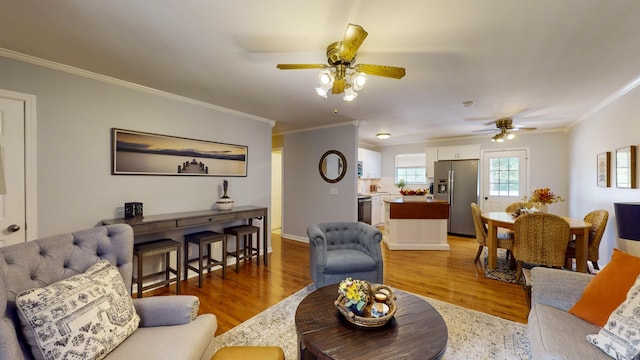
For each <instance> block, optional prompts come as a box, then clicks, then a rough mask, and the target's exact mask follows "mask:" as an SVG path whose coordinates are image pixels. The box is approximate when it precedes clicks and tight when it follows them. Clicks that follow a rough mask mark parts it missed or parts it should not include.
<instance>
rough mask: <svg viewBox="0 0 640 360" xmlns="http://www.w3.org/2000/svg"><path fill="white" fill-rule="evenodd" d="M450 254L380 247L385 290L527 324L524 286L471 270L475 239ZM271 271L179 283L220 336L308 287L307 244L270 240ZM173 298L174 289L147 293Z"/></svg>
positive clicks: (455, 244) (249, 268)
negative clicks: (209, 316)
mask: <svg viewBox="0 0 640 360" xmlns="http://www.w3.org/2000/svg"><path fill="white" fill-rule="evenodd" d="M449 244H450V245H451V250H450V251H397V250H396V251H390V250H388V249H387V248H386V246H385V245H384V244H383V245H382V249H383V256H384V279H385V284H387V285H390V286H392V287H396V288H399V289H402V290H406V291H410V292H413V293H416V294H421V295H425V296H428V297H431V298H434V299H438V300H442V301H446V302H449V303H452V304H456V305H460V306H463V307H465V308H469V309H473V310H477V311H481V312H484V313H487V314H491V315H495V316H499V317H501V318H504V319H508V320H512V321H516V322H520V323H526V321H527V314H528V307H527V302H526V298H525V293H524V290H523V289H522V286H520V285H515V284H508V283H504V282H501V281H496V280H490V279H485V278H484V275H483V268H482V265H481V264H474V263H473V259H474V257H475V254H476V251H477V249H478V245H477V243H476V242H475V239H470V238H464V237H455V236H449ZM272 248H273V252H272V253H271V254H270V255H269V266H268V267H265V266H264V264H262V263H261V264H260V265H256V262H255V259H254V261H253V262H251V263H248V262H244V263H241V264H240V272H239V273H237V274H236V272H235V271H234V268H235V267H234V266H229V267H228V268H227V278H226V279H225V280H222V278H221V270H217V271H214V272H212V273H211V274H205V277H204V281H203V286H202V288H201V289H200V288H198V278H197V277H193V278H190V279H188V280H186V281H182V282H181V286H182V293H183V294H192V295H196V296H198V297H199V298H200V302H201V305H200V313H213V314H216V316H217V318H218V331H217V332H216V335H220V334H222V333H224V332H226V331H228V330H229V329H231V328H233V327H234V326H236V325H238V324H240V323H242V322H243V321H245V320H247V319H249V318H251V317H252V316H254V315H256V314H258V313H259V312H261V311H263V310H265V309H267V308H268V307H270V306H272V305H274V304H276V303H277V302H279V301H281V300H283V299H285V298H286V297H288V296H289V295H291V294H293V293H295V292H296V291H298V290H300V289H302V288H303V287H305V286H307V285H308V284H310V283H311V276H310V274H309V253H308V245H307V244H306V243H302V242H298V241H294V240H290V239H286V238H281V237H280V235H278V234H275V233H274V234H272ZM172 293H175V285H171V287H170V288H168V289H167V288H161V289H158V290H153V291H151V292H149V293H145V297H146V296H151V295H164V294H172Z"/></svg>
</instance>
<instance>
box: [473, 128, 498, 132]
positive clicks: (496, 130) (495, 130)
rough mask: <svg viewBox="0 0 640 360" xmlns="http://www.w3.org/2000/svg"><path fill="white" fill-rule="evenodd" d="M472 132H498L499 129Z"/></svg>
mask: <svg viewBox="0 0 640 360" xmlns="http://www.w3.org/2000/svg"><path fill="white" fill-rule="evenodd" d="M472 132H500V130H499V129H484V130H473V131H472Z"/></svg>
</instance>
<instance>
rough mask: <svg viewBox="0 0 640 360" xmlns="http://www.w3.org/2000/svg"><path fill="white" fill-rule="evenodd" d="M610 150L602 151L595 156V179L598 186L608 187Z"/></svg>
mask: <svg viewBox="0 0 640 360" xmlns="http://www.w3.org/2000/svg"><path fill="white" fill-rule="evenodd" d="M610 163H611V152H610V151H607V152H603V153H600V154H598V158H597V169H598V170H597V174H598V175H597V179H598V186H600V187H609V186H610V181H611V180H610V179H611V170H610V169H611V166H610Z"/></svg>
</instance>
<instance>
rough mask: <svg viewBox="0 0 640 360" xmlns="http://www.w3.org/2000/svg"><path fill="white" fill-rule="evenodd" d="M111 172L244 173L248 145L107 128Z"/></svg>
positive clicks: (210, 174)
mask: <svg viewBox="0 0 640 360" xmlns="http://www.w3.org/2000/svg"><path fill="white" fill-rule="evenodd" d="M111 140H112V149H113V151H112V157H111V160H112V161H111V162H112V167H111V173H112V174H113V175H177V176H247V154H248V147H247V146H243V145H233V144H225V143H219V142H213V141H206V140H196V139H188V138H182V137H176V136H169V135H159V134H152V133H146V132H139V131H131V130H123V129H116V128H113V129H111Z"/></svg>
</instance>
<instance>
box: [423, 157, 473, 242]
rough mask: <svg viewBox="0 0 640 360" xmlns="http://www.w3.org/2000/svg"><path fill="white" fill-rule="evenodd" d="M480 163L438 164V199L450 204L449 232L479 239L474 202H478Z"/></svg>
mask: <svg viewBox="0 0 640 360" xmlns="http://www.w3.org/2000/svg"><path fill="white" fill-rule="evenodd" d="M478 172H479V167H478V160H445V161H437V162H436V163H435V171H434V178H433V180H434V184H433V187H434V189H433V190H434V192H435V193H434V198H435V199H439V200H446V201H448V202H449V221H448V227H447V231H448V232H449V233H451V234H456V235H465V236H475V227H474V225H473V216H472V215H471V206H470V204H471V203H472V202H475V203H478V194H479V190H480V189H479V186H478Z"/></svg>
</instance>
